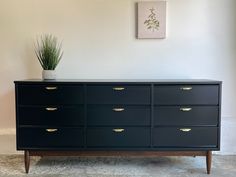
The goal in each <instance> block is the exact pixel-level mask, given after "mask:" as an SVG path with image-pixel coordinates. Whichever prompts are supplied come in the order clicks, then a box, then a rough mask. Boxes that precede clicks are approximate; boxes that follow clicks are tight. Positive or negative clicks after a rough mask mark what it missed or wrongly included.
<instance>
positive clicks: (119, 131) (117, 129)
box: [113, 128, 125, 133]
mask: <svg viewBox="0 0 236 177" xmlns="http://www.w3.org/2000/svg"><path fill="white" fill-rule="evenodd" d="M124 131H125V129H123V128H115V129H113V132H116V133H121V132H124Z"/></svg>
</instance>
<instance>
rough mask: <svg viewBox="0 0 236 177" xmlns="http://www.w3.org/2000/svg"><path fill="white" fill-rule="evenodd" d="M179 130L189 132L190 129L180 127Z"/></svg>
mask: <svg viewBox="0 0 236 177" xmlns="http://www.w3.org/2000/svg"><path fill="white" fill-rule="evenodd" d="M179 130H180V131H182V132H190V131H191V130H192V129H191V128H181V129H179Z"/></svg>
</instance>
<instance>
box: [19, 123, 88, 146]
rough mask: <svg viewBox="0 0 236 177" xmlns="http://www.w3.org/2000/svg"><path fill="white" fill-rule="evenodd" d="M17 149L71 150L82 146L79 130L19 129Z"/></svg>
mask: <svg viewBox="0 0 236 177" xmlns="http://www.w3.org/2000/svg"><path fill="white" fill-rule="evenodd" d="M18 136H19V137H18V140H19V141H18V144H17V148H18V149H21V148H26V149H27V148H73V147H82V146H84V130H83V129H82V128H81V129H80V128H58V129H54V128H53V129H47V128H37V127H32V128H19V130H18Z"/></svg>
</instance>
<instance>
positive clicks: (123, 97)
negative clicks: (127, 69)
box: [87, 85, 151, 104]
mask: <svg viewBox="0 0 236 177" xmlns="http://www.w3.org/2000/svg"><path fill="white" fill-rule="evenodd" d="M87 88H88V90H87V91H88V93H87V100H88V103H89V104H150V103H151V101H150V97H151V95H150V87H149V86H144V85H137V86H136V85H132V86H131V85H103V86H101V85H91V86H88V87H87Z"/></svg>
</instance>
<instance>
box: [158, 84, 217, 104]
mask: <svg viewBox="0 0 236 177" xmlns="http://www.w3.org/2000/svg"><path fill="white" fill-rule="evenodd" d="M183 88H191V90H184V89H183ZM218 96H219V86H218V85H192V84H191V83H189V84H187V85H162V86H158V85H156V86H155V88H154V104H156V105H218V104H219V97H218Z"/></svg>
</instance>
